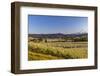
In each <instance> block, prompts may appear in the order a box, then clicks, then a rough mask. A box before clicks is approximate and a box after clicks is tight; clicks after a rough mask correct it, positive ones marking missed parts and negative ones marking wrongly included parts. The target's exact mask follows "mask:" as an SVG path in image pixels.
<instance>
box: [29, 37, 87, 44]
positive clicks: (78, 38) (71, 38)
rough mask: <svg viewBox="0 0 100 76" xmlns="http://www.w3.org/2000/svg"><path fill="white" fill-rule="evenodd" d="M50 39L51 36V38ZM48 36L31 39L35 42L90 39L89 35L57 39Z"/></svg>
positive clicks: (83, 40)
mask: <svg viewBox="0 0 100 76" xmlns="http://www.w3.org/2000/svg"><path fill="white" fill-rule="evenodd" d="M49 39H50V38H49ZM49 39H48V38H31V39H29V41H33V42H45V43H46V42H86V41H88V38H87V36H83V37H62V38H57V39H55V40H54V39H50V40H49Z"/></svg>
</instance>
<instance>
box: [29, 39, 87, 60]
mask: <svg viewBox="0 0 100 76" xmlns="http://www.w3.org/2000/svg"><path fill="white" fill-rule="evenodd" d="M79 58H87V42H52V43H51V42H48V43H45V42H40V43H35V42H32V41H30V42H29V43H28V60H52V59H79Z"/></svg>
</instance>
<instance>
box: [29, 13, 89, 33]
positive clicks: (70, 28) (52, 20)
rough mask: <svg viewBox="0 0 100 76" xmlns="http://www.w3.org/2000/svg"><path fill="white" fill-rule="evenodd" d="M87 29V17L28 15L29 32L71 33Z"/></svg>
mask: <svg viewBox="0 0 100 76" xmlns="http://www.w3.org/2000/svg"><path fill="white" fill-rule="evenodd" d="M87 31H88V18H87V17H79V16H78V17H75V16H48V15H47V16H46V15H28V33H29V34H54V33H63V34H71V33H82V32H87Z"/></svg>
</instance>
